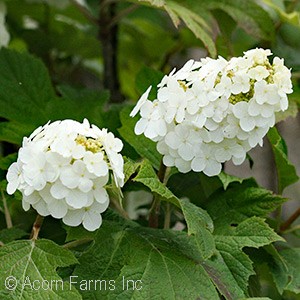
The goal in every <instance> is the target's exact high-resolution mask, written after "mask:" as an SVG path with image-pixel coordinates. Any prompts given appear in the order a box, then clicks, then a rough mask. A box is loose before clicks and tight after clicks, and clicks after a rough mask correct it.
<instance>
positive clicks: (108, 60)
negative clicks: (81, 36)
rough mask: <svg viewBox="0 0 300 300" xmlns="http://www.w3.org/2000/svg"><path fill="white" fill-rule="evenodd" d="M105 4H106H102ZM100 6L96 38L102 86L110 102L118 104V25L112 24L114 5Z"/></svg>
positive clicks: (120, 95)
mask: <svg viewBox="0 0 300 300" xmlns="http://www.w3.org/2000/svg"><path fill="white" fill-rule="evenodd" d="M104 3H106V2H104ZM104 3H102V5H101V6H100V12H99V20H98V27H99V32H98V38H99V40H100V42H101V45H102V56H103V61H104V74H103V86H104V88H105V89H107V90H109V92H110V95H111V102H115V103H120V102H122V101H123V96H122V94H121V92H120V82H119V77H118V69H117V66H118V64H117V60H118V59H117V53H118V39H117V34H118V25H117V24H112V20H113V19H114V18H115V16H116V14H115V10H116V4H115V3H109V2H108V3H106V5H104Z"/></svg>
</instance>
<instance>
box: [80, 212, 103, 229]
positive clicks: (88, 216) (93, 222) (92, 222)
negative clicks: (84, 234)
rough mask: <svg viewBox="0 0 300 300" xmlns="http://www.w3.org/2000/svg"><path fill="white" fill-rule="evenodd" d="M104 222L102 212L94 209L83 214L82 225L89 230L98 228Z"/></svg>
mask: <svg viewBox="0 0 300 300" xmlns="http://www.w3.org/2000/svg"><path fill="white" fill-rule="evenodd" d="M101 224H102V217H101V214H99V213H95V212H92V211H87V212H86V213H85V214H84V216H83V221H82V225H83V227H84V228H85V229H86V230H88V231H94V230H96V229H98V228H99V227H100V226H101Z"/></svg>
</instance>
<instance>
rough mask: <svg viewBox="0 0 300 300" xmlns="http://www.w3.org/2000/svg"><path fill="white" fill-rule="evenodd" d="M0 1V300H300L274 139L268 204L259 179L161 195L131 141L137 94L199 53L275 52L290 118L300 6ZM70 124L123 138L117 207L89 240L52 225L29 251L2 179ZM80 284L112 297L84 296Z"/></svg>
mask: <svg viewBox="0 0 300 300" xmlns="http://www.w3.org/2000/svg"><path fill="white" fill-rule="evenodd" d="M4 2H5V4H6V7H7V15H6V27H7V29H8V31H9V33H10V43H9V45H8V47H7V48H2V49H1V50H0V118H1V122H0V141H1V151H2V154H1V158H0V176H1V178H0V179H1V185H0V189H1V198H2V201H0V298H1V299H167V300H168V299H170V300H171V299H207V300H215V299H227V300H236V299H273V300H280V299H286V300H294V299H300V298H299V297H300V296H299V295H300V248H299V247H300V244H299V242H298V240H297V238H299V228H297V227H293V224H291V225H289V224H288V226H286V225H287V223H286V220H282V218H281V215H280V208H281V206H282V204H283V203H284V202H286V201H288V199H285V198H283V197H282V192H283V191H284V189H285V188H286V187H287V186H289V185H291V184H293V183H295V182H296V181H298V176H297V174H296V170H295V167H294V166H293V165H292V164H291V163H290V162H289V160H288V153H287V147H286V144H285V142H284V139H283V138H282V137H281V136H280V134H279V132H278V131H277V130H276V128H272V129H271V130H270V132H269V133H268V139H269V141H270V143H271V145H272V150H273V154H274V161H275V164H276V170H277V190H276V193H275V191H269V190H266V189H264V188H262V187H260V186H258V184H257V183H256V181H255V179H254V178H249V179H241V178H237V177H234V176H231V175H228V174H226V173H224V172H222V173H221V174H220V175H219V176H215V177H211V178H209V177H206V176H205V175H203V174H197V173H193V172H190V173H189V174H185V175H183V174H179V173H178V172H177V171H176V170H175V169H174V170H173V169H172V170H171V171H170V173H169V174H168V180H165V181H164V182H161V180H160V178H159V177H158V176H157V171H158V169H159V168H160V160H161V155H160V154H159V153H158V152H157V151H156V147H155V144H154V143H153V142H151V141H150V140H148V139H147V138H145V137H143V136H139V137H137V136H135V134H134V130H133V129H134V126H135V123H136V119H134V118H130V117H129V112H130V111H131V109H132V107H133V105H134V103H135V102H136V101H137V99H138V98H139V97H140V95H141V94H142V93H143V92H144V91H145V90H146V88H147V87H148V86H149V85H153V86H155V85H156V84H157V83H158V82H159V81H160V80H161V78H162V76H163V74H164V73H167V72H169V71H170V70H171V69H172V68H173V67H174V66H177V67H180V66H181V65H183V63H184V62H185V61H186V60H187V59H189V58H190V56H191V55H192V53H194V52H195V51H197V53H202V54H203V56H207V55H208V56H211V57H216V56H217V55H222V56H224V57H225V58H228V57H231V56H239V55H241V54H242V53H243V51H246V50H248V49H250V48H255V47H263V48H270V49H271V50H272V52H273V53H274V55H277V56H280V57H283V58H284V59H285V63H286V65H287V66H288V67H290V68H292V71H293V84H294V93H293V95H291V97H290V99H289V100H290V108H289V110H288V111H287V112H285V113H282V114H278V116H277V120H278V121H283V120H285V119H286V118H287V117H289V116H295V115H296V114H297V112H298V105H299V103H300V102H299V99H300V97H299V96H300V94H299V91H300V89H299V74H300V73H299V72H300V56H299V53H300V52H299V51H300V42H299V41H300V16H299V13H300V3H299V2H298V1H283V0H257V1H255V0H251V1H250V0H203V1H195V0H145V1H139V0H129V1H125V0H120V1H104V0H103V1H98V0H87V1H86V5H82V4H79V2H76V1H75V0H63V1H56V0H47V1H46V0H44V1H42V0H27V1H25V0H24V1H21V0H7V1H4ZM108 46H112V51H111V52H107V51H106V50H107V47H108ZM154 92H155V91H154ZM153 95H154V94H150V97H153ZM66 118H71V119H75V120H78V121H82V120H83V118H87V119H89V121H90V122H91V123H93V124H96V125H97V126H99V127H104V128H108V129H109V130H110V131H112V132H113V133H114V134H115V135H116V136H118V137H119V138H121V139H122V141H123V142H124V144H125V146H124V151H123V155H124V156H125V170H124V171H125V175H126V176H125V180H126V184H125V186H124V188H123V193H124V196H125V197H124V199H123V200H122V199H121V200H120V199H118V198H117V197H116V194H115V193H114V191H111V194H112V204H113V205H112V208H111V209H109V210H108V211H107V212H106V213H105V214H104V217H103V219H104V223H103V225H102V226H101V228H100V229H99V230H97V231H96V232H93V233H91V232H87V231H85V230H84V229H83V228H81V227H78V228H68V227H67V226H65V225H63V224H62V222H60V220H55V219H53V218H50V217H47V218H46V219H45V221H44V224H43V227H42V230H41V232H40V238H39V239H38V240H31V239H29V234H30V231H31V227H32V224H33V222H34V219H35V212H34V211H33V210H30V211H29V212H28V213H25V212H24V211H23V210H22V207H21V201H20V200H21V198H20V197H21V196H20V195H19V194H18V193H16V194H15V195H13V196H9V195H7V194H6V192H5V189H6V180H5V174H6V170H7V168H8V167H9V165H10V164H11V163H12V162H13V161H15V160H16V154H15V153H16V152H17V150H18V147H20V145H21V143H22V138H23V136H28V135H29V134H30V133H31V132H32V131H33V130H34V129H35V128H36V127H38V126H40V125H43V124H45V123H46V122H48V121H49V120H51V121H54V120H60V119H66ZM254 163H255V161H254ZM136 191H143V192H144V193H149V192H151V193H152V194H153V195H154V197H155V199H159V200H160V201H161V204H162V205H161V214H160V218H159V220H158V228H155V229H154V228H149V227H148V224H147V220H146V218H145V217H143V216H140V218H139V219H137V220H135V221H132V220H128V219H127V218H126V217H127V213H126V211H124V210H123V208H122V207H123V206H124V207H126V206H127V204H128V203H127V201H129V200H128V199H129V195H130V194H132V193H134V192H136ZM187 198H188V199H187ZM120 201H121V202H120ZM149 207H150V204H149V205H148V206H147V207H146V208H148V209H149ZM167 211H171V212H172V214H171V219H170V224H171V227H173V226H175V225H176V224H178V222H179V223H181V224H183V225H184V229H183V230H172V229H168V228H167V227H168V226H164V222H165V220H164V215H165V213H166V212H167ZM274 212H275V213H274ZM8 215H9V216H10V217H11V219H12V224H10V222H9V220H8ZM287 241H289V242H287ZM8 276H15V277H16V278H17V279H18V285H17V288H16V289H14V290H13V291H9V290H8V289H7V288H6V287H5V278H7V277H8ZM28 278H29V279H30V280H31V282H32V281H34V280H37V281H43V280H45V281H51V280H54V281H55V280H58V281H59V282H60V286H58V287H56V288H52V289H51V288H49V289H45V288H38V289H32V286H30V284H28ZM71 278H72V279H71ZM124 278H125V279H130V280H136V281H137V280H140V281H141V282H142V284H141V285H142V288H136V289H133V288H132V286H131V287H130V288H128V289H124V286H123V285H122V282H123V280H124ZM88 280H91V282H92V281H95V280H104V281H106V282H109V281H110V280H112V282H113V283H114V285H111V286H110V287H111V288H110V289H109V288H108V286H107V287H106V288H102V289H99V287H98V288H96V287H95V286H92V287H89V288H87V286H86V281H88ZM75 281H76V283H75ZM140 281H139V282H140ZM71 282H72V284H71ZM139 287H140V286H139Z"/></svg>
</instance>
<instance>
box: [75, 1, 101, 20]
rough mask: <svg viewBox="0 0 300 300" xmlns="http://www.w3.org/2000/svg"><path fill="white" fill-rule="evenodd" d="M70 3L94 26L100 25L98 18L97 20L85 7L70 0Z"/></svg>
mask: <svg viewBox="0 0 300 300" xmlns="http://www.w3.org/2000/svg"><path fill="white" fill-rule="evenodd" d="M70 2H71V3H72V4H73V5H74V6H76V7H77V8H78V10H79V11H80V12H81V13H82V14H83V15H84V16H85V17H86V18H87V20H89V21H90V22H91V23H93V24H96V25H97V24H98V20H97V18H95V17H94V16H93V15H92V14H91V13H90V11H89V10H88V9H87V8H86V7H85V6H83V5H81V4H79V3H78V2H77V1H76V0H70Z"/></svg>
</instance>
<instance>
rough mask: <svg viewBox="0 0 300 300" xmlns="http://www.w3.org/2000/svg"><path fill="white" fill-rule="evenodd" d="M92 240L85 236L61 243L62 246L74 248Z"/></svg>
mask: <svg viewBox="0 0 300 300" xmlns="http://www.w3.org/2000/svg"><path fill="white" fill-rule="evenodd" d="M91 241H93V239H90V238H86V239H82V240H77V241H72V242H69V243H66V244H64V245H63V247H64V248H67V249H70V248H76V247H78V246H80V245H83V244H86V243H89V242H91Z"/></svg>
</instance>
